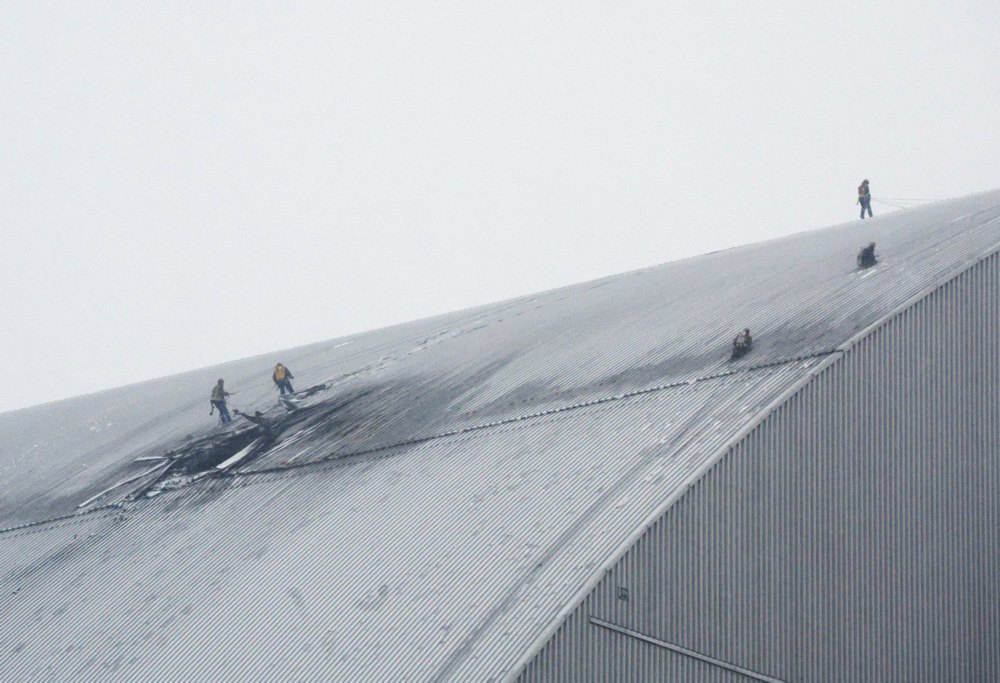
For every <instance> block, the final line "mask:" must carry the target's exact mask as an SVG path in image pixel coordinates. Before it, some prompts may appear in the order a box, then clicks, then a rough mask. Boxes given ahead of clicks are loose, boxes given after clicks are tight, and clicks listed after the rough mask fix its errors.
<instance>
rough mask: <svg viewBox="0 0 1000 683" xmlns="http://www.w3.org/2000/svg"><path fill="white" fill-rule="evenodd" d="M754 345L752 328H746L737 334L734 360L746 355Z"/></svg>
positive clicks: (734, 343)
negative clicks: (751, 334)
mask: <svg viewBox="0 0 1000 683" xmlns="http://www.w3.org/2000/svg"><path fill="white" fill-rule="evenodd" d="M752 346H753V338H752V337H751V336H750V330H749V329H745V330H743V331H742V332H740V333H739V334H738V335H736V339H734V340H733V355H732V356H731V358H732V360H736V359H737V358H740V357H742V356H745V355H746V354H747V353H748V352H749V351H750V348H751V347H752Z"/></svg>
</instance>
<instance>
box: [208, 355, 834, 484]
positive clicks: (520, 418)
mask: <svg viewBox="0 0 1000 683" xmlns="http://www.w3.org/2000/svg"><path fill="white" fill-rule="evenodd" d="M835 353H842V351H841V350H840V349H839V348H838V349H832V350H827V351H817V352H815V353H810V354H806V355H802V356H795V357H793V358H783V359H780V360H776V361H771V362H768V363H761V364H759V365H753V366H748V367H744V368H738V369H734V370H728V371H726V372H719V373H715V374H712V375H703V376H701V377H695V378H692V379H689V380H685V381H682V382H671V383H669V384H659V385H656V386H652V387H645V388H643V389H635V390H633V391H627V392H625V393H621V394H613V395H611V396H602V397H600V398H596V399H591V400H589V401H581V402H579V403H573V404H570V405H566V406H559V407H558V408H550V409H548V410H540V411H537V412H534V413H526V414H524V415H517V416H515V417H509V418H504V419H501V420H494V421H493V422H484V423H482V424H476V425H470V426H468V427H461V428H459V429H452V430H449V431H446V432H438V433H437V434H429V435H427V436H420V437H415V438H411V439H404V440H402V441H397V442H394V443H391V444H386V445H384V446H375V447H373V448H366V449H362V450H359V451H349V452H346V453H333V454H330V455H327V456H324V457H322V458H319V459H317V460H310V461H308V462H301V463H291V464H288V465H275V466H273V467H265V468H261V469H259V470H248V471H244V472H226V473H225V474H222V475H220V476H221V477H251V476H255V475H260V474H270V473H275V472H287V471H289V470H297V469H303V468H307V467H314V466H316V465H321V464H325V463H329V462H331V461H336V460H342V459H345V458H356V457H360V456H364V455H372V454H375V453H381V452H383V451H388V450H393V449H395V448H403V447H406V446H416V445H420V444H424V443H427V442H429V441H437V440H438V439H446V438H448V437H452V436H461V435H463V434H470V433H472V432H479V431H483V430H485V429H490V428H492V427H502V426H504V425H509V424H516V423H518V422H524V421H527V420H534V419H537V418H540V417H548V416H550V415H558V414H561V413H568V412H570V411H574V410H579V409H581V408H590V407H593V406H598V405H604V404H607V403H615V402H617V401H623V400H627V399H630V398H636V397H638V396H645V395H646V394H652V393H656V392H659V391H665V390H667V389H677V388H680V387H685V386H691V385H694V384H698V383H700V382H707V381H709V380H714V379H722V378H724V377H732V376H734V375H738V374H742V373H747V372H753V371H755V370H763V369H767V368H773V367H777V366H781V365H788V364H791V363H798V362H801V361H804V360H811V359H813V358H822V357H825V356H829V355H831V354H835Z"/></svg>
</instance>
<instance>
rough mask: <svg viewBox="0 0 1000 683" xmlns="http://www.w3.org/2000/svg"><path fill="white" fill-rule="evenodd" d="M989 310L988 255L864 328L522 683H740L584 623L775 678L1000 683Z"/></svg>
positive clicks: (571, 623) (994, 306) (650, 537)
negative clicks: (601, 623) (613, 627)
mask: <svg viewBox="0 0 1000 683" xmlns="http://www.w3.org/2000/svg"><path fill="white" fill-rule="evenodd" d="M998 294H1000V256H998V255H997V254H994V255H992V256H991V257H989V258H987V259H985V260H984V261H981V262H980V263H979V264H977V265H975V266H973V267H971V268H970V269H969V270H967V271H965V272H964V273H963V274H961V275H960V276H958V277H957V278H955V279H953V280H951V281H950V282H948V283H947V284H945V285H943V286H942V287H940V288H938V289H937V290H935V291H933V292H931V293H930V294H929V295H927V296H926V297H925V298H923V299H921V300H919V301H917V302H916V303H914V304H913V305H912V306H910V307H909V308H907V309H906V310H904V311H902V312H900V313H898V314H897V315H895V316H894V317H892V318H891V319H889V320H887V321H885V322H884V323H883V324H881V325H879V326H878V327H876V328H875V329H873V330H870V331H869V333H868V334H867V335H865V336H864V337H863V338H861V339H859V340H858V341H857V342H856V343H854V344H853V346H851V347H850V348H848V349H847V351H846V353H845V354H844V356H843V357H842V358H841V359H840V360H838V361H837V362H835V363H832V364H831V365H829V366H828V367H826V368H825V369H824V370H822V371H821V372H820V373H819V374H817V375H816V377H815V378H814V379H813V381H812V382H810V383H809V384H807V385H806V386H805V387H803V388H802V390H800V391H799V392H798V393H796V394H795V395H793V396H792V397H790V398H789V400H788V401H787V402H786V403H785V404H784V405H783V406H782V407H780V408H779V409H778V410H776V411H775V412H774V413H772V414H771V415H770V416H769V417H768V418H767V419H765V420H764V421H763V422H762V423H761V424H760V425H759V426H758V427H757V428H756V429H755V430H753V431H752V432H751V433H750V434H748V435H747V436H746V437H745V438H744V439H743V440H741V441H740V442H739V443H737V444H736V445H734V446H733V447H732V448H731V450H730V452H729V453H728V455H727V456H725V457H724V458H722V459H721V460H720V461H719V463H718V465H717V466H716V467H714V468H713V469H712V470H711V471H709V472H708V473H707V474H706V475H705V476H704V477H703V478H702V479H701V480H700V481H699V482H698V483H697V484H696V485H695V486H693V487H692V488H691V489H690V490H689V491H688V493H687V494H686V495H685V496H684V497H683V498H681V499H680V500H679V501H678V502H677V503H676V504H675V505H673V506H672V507H671V508H669V509H668V510H667V511H666V513H665V514H664V515H663V516H662V517H661V518H660V519H658V520H657V521H656V522H655V523H653V524H652V525H651V526H650V527H649V529H648V530H647V532H646V534H645V535H644V536H643V537H642V538H641V539H640V540H639V541H638V542H637V543H635V545H634V546H633V547H632V548H631V549H630V550H629V551H628V552H627V553H626V554H625V555H624V556H623V557H622V558H621V560H620V561H619V562H618V563H617V564H616V565H615V566H614V567H613V568H612V570H611V571H609V572H608V574H607V575H606V577H605V579H604V580H603V581H602V582H601V583H600V584H599V585H598V586H597V588H596V589H595V590H594V591H593V592H592V593H591V594H590V596H589V597H587V598H586V599H585V600H584V601H583V602H582V603H581V604H580V606H579V608H578V609H577V610H576V611H575V612H573V613H572V614H571V615H570V616H569V617H568V618H567V620H566V622H565V623H564V624H563V626H562V627H561V628H560V629H559V630H558V631H557V632H556V633H555V635H554V636H553V637H552V638H551V639H550V640H549V642H548V643H547V644H546V646H545V647H544V648H543V649H542V650H541V651H540V652H539V654H538V656H537V657H535V658H534V659H533V660H532V661H531V662H530V663H529V664H528V665H527V667H526V668H525V669H524V670H523V671H522V672H520V673H521V678H522V679H523V680H558V681H579V680H602V681H603V680H608V681H610V680H615V681H618V680H672V681H673V680H692V681H704V680H736V679H742V678H741V677H739V676H735V677H734V674H732V673H731V672H728V671H726V670H724V669H721V668H719V667H712V666H710V665H704V664H702V663H700V662H698V661H697V660H693V659H691V658H685V657H683V656H681V655H676V654H674V653H672V652H670V651H669V650H665V649H663V648H659V647H657V646H655V645H651V644H649V643H646V642H644V641H641V640H638V639H635V638H630V637H628V636H623V635H617V634H614V633H609V632H608V631H607V630H606V629H602V628H599V627H597V626H594V625H592V624H589V623H588V619H589V617H590V616H591V615H593V616H595V617H598V618H600V619H602V620H606V621H608V622H611V623H613V624H617V625H620V626H622V627H624V628H627V629H632V630H635V631H638V632H640V633H643V634H646V635H648V636H650V637H652V638H655V639H658V640H662V641H666V642H668V643H673V644H676V645H679V646H682V647H685V648H688V649H691V650H694V651H697V652H700V653H703V654H706V655H709V656H711V657H714V658H717V659H720V660H723V661H727V662H731V663H733V664H735V665H738V666H740V667H745V668H748V669H751V670H754V671H758V672H762V673H764V674H766V675H768V676H773V677H775V678H779V679H782V680H803V681H823V680H828V681H844V680H852V681H853V680H857V681H864V680H871V681H874V680H962V681H988V680H997V679H1000V655H998V653H1000V590H998V589H997V585H996V577H997V575H998V570H1000V546H998V544H997V540H998V533H1000V508H998V505H997V502H996V493H995V492H996V491H998V490H1000V455H998V454H1000V449H998V446H1000V438H998V429H1000V401H998V400H997V392H998V390H1000V344H998V342H997V337H996V330H997V329H998V326H1000V298H998ZM619 588H626V589H627V590H628V597H627V599H622V598H621V597H619V595H618V590H619ZM685 659H686V660H687V661H677V660H685ZM742 680H745V679H742Z"/></svg>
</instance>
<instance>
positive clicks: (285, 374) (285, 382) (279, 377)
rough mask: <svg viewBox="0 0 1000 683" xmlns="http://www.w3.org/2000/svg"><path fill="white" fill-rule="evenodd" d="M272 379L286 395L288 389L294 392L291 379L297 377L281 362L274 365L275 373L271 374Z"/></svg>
mask: <svg viewBox="0 0 1000 683" xmlns="http://www.w3.org/2000/svg"><path fill="white" fill-rule="evenodd" d="M271 379H272V380H274V384H275V386H277V387H278V391H280V392H281V395H282V396H284V395H285V392H286V391H287V392H288V393H289V394H294V393H295V390H294V389H292V383H291V382H290V381H289V380H292V379H295V376H294V375H292V371H291V370H289V369H288V368H286V367H285V366H284V365H282V364H281V363H278V364H277V365H275V366H274V374H272V375H271Z"/></svg>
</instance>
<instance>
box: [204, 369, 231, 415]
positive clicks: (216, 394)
mask: <svg viewBox="0 0 1000 683" xmlns="http://www.w3.org/2000/svg"><path fill="white" fill-rule="evenodd" d="M227 396H229V392H228V391H226V386H225V380H222V379H220V380H219V381H218V382H217V383H216V384H215V386H214V387H212V398H210V399H209V401H211V403H212V410H210V411H209V412H208V414H209V415H211V414H212V413H213V412H214V411H215V409H216V408H218V409H219V422H221V423H222V424H226V423H227V422H232V421H233V418H232V417H230V416H229V408H228V407H226V397H227Z"/></svg>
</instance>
